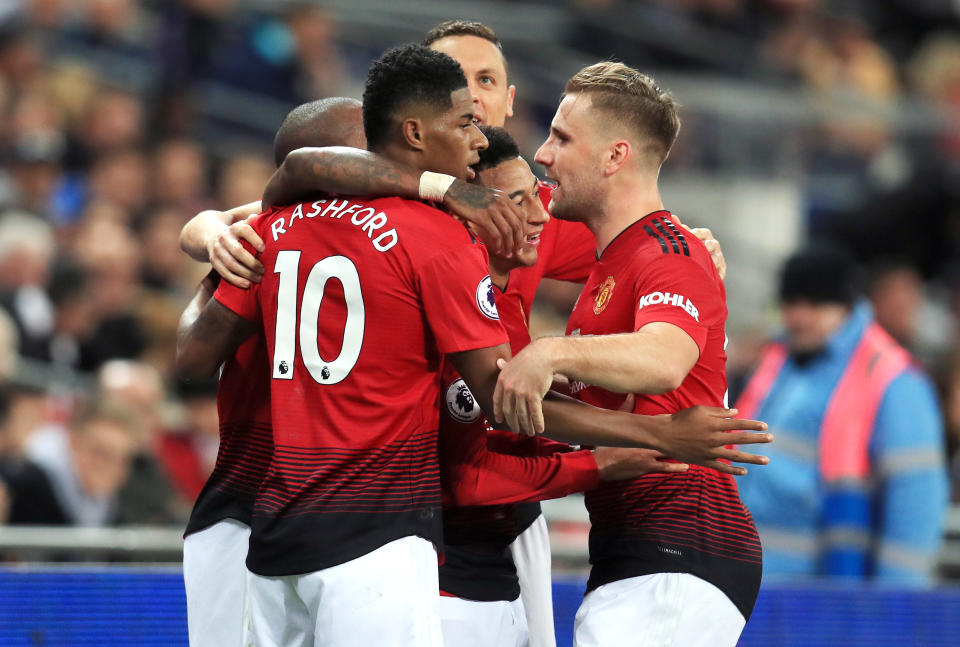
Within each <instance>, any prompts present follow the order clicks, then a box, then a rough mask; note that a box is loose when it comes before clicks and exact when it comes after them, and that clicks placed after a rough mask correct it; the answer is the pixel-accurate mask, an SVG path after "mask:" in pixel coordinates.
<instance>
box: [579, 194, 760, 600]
mask: <svg viewBox="0 0 960 647" xmlns="http://www.w3.org/2000/svg"><path fill="white" fill-rule="evenodd" d="M726 318H727V307H726V292H725V290H724V286H723V282H722V281H721V280H720V276H719V274H718V273H717V270H716V268H715V267H714V265H713V261H712V260H711V259H710V253H709V252H708V251H707V249H706V247H705V246H704V245H703V243H702V242H700V241H699V240H697V239H696V238H695V237H693V236H688V235H686V234H685V233H684V232H683V230H682V229H681V228H680V227H678V226H677V225H676V224H675V223H674V221H673V219H672V216H671V214H670V213H669V212H667V211H657V212H654V213H651V214H648V215H647V216H645V217H643V218H642V219H640V220H639V221H637V222H636V223H634V224H633V225H631V226H630V227H628V228H627V229H626V230H624V231H623V232H622V233H621V234H620V235H619V236H617V237H616V238H615V239H614V240H613V241H612V242H611V243H610V244H609V245H608V246H607V248H606V249H605V250H604V252H603V254H602V255H601V256H600V258H599V260H598V261H597V263H596V265H595V266H594V268H593V270H592V271H591V273H590V278H589V279H588V280H587V284H586V286H584V289H583V292H582V293H581V294H580V298H579V300H578V301H577V305H576V307H575V308H574V311H573V314H572V315H571V317H570V322H569V324H568V327H567V334H570V335H606V334H614V333H629V332H634V331H636V330H639V329H640V328H642V327H643V326H645V325H647V324H649V323H654V322H667V323H671V324H673V325H675V326H677V327H679V328H680V329H682V330H683V331H684V332H686V333H687V334H688V335H690V337H691V339H693V341H694V342H695V343H696V344H697V347H698V348H699V350H700V358H699V359H698V361H697V363H696V364H695V365H694V367H693V369H692V370H691V371H690V373H689V374H688V375H687V377H686V379H684V381H683V383H682V384H681V385H680V387H679V388H678V389H676V390H674V391H671V392H669V393H664V394H662V395H642V394H637V396H636V407H635V412H636V413H642V414H659V413H673V412H676V411H679V410H681V409H684V408H687V407H690V406H693V405H697V404H702V405H711V406H723V404H724V400H725V397H726V389H727V381H726V373H725V364H726V353H725V352H724V348H725V345H726V337H725V334H724V325H725V322H726ZM571 388H572V391H573V392H574V393H575V395H576V397H578V398H580V399H581V400H583V401H585V402H588V403H590V404H593V405H596V406H600V407H604V408H607V409H615V408H617V407H618V406H619V405H620V404H621V403H622V402H623V398H624V396H623V395H622V394H616V393H611V392H609V391H606V390H604V389H601V388H599V387H595V386H590V385H585V384H582V383H577V382H574V383H572V384H571ZM586 504H587V509H588V510H589V512H590V522H591V530H590V561H591V563H592V564H593V568H592V570H591V574H590V581H589V583H588V588H589V589H591V590H592V589H594V588H596V587H597V586H600V585H602V584H605V583H607V582H611V581H615V580H619V579H624V578H627V577H634V576H638V575H645V574H650V573H662V572H688V573H693V574H694V575H697V576H698V577H701V578H702V579H705V580H707V581H708V582H711V583H713V584H714V585H715V586H717V587H718V588H720V589H721V590H723V591H724V592H725V593H726V594H727V595H728V596H729V597H730V598H731V600H733V602H734V603H735V604H736V605H737V606H738V608H740V610H741V611H743V612H744V615H749V613H750V610H751V609H752V608H753V603H754V601H755V599H756V595H757V590H758V588H759V585H760V559H761V553H760V542H759V539H758V537H757V533H756V529H755V528H754V525H753V520H752V519H751V517H750V513H749V512H747V510H746V508H745V507H744V506H743V504H742V503H741V502H740V498H739V495H738V494H737V486H736V483H735V481H734V479H733V477H731V476H728V475H725V474H721V473H720V472H717V471H715V470H710V469H705V468H700V467H696V466H691V467H690V470H689V471H688V472H686V473H677V474H648V475H646V476H643V477H641V478H638V479H635V480H633V481H622V482H617V483H603V484H601V485H600V487H599V488H597V489H595V490H592V491H590V492H588V493H587V496H586Z"/></svg>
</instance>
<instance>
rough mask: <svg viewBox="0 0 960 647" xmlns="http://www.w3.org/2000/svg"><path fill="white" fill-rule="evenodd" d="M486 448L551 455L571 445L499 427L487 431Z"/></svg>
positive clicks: (496, 450)
mask: <svg viewBox="0 0 960 647" xmlns="http://www.w3.org/2000/svg"><path fill="white" fill-rule="evenodd" d="M487 449H489V450H490V451H492V452H497V453H500V454H510V455H512V456H552V455H554V454H566V453H568V452H572V451H573V447H571V446H570V445H568V444H567V443H560V442H557V441H555V440H550V439H549V438H544V437H543V436H533V437H531V436H521V435H520V434H515V433H513V432H512V431H504V430H501V429H490V430H488V431H487Z"/></svg>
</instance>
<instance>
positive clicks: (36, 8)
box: [27, 0, 68, 29]
mask: <svg viewBox="0 0 960 647" xmlns="http://www.w3.org/2000/svg"><path fill="white" fill-rule="evenodd" d="M67 4H68V3H67V0H28V1H27V15H28V17H29V20H30V23H31V24H33V25H34V26H37V27H43V28H46V29H54V28H57V27H60V26H62V24H63V23H64V22H65V21H66V19H67V8H68V7H67Z"/></svg>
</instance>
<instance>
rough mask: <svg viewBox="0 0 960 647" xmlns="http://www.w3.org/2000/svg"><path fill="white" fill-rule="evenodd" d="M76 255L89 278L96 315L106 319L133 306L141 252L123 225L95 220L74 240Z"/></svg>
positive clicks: (85, 226) (87, 224) (86, 225)
mask: <svg viewBox="0 0 960 647" xmlns="http://www.w3.org/2000/svg"><path fill="white" fill-rule="evenodd" d="M75 244H76V247H75V253H76V255H77V258H78V259H79V260H80V262H81V263H83V265H84V266H85V267H86V268H88V269H89V271H90V273H91V275H92V286H91V290H92V294H93V300H94V303H95V304H96V309H97V312H98V314H99V315H100V316H102V317H109V316H113V315H117V314H120V313H123V312H126V311H127V310H128V309H129V308H130V306H131V305H132V301H133V298H134V296H135V294H136V291H137V280H138V278H139V273H140V272H139V264H140V248H139V245H138V244H137V241H136V239H135V238H134V237H133V236H132V235H131V234H130V232H129V230H127V228H126V227H124V226H123V225H122V224H118V223H116V222H111V221H106V220H98V221H94V222H90V223H86V224H85V225H84V227H83V228H82V229H81V230H80V231H79V232H78V234H77V236H76V243H75Z"/></svg>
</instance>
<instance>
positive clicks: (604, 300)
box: [593, 276, 617, 315]
mask: <svg viewBox="0 0 960 647" xmlns="http://www.w3.org/2000/svg"><path fill="white" fill-rule="evenodd" d="M616 284H617V282H616V281H614V280H613V277H612V276H608V277H607V278H606V279H605V280H604V281H603V283H601V284H600V287H598V288H597V296H596V297H594V306H593V314H595V315H598V314H600V313H601V312H603V311H604V310H606V308H607V305H608V304H609V303H610V299H612V298H613V288H614V286H615V285H616Z"/></svg>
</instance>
